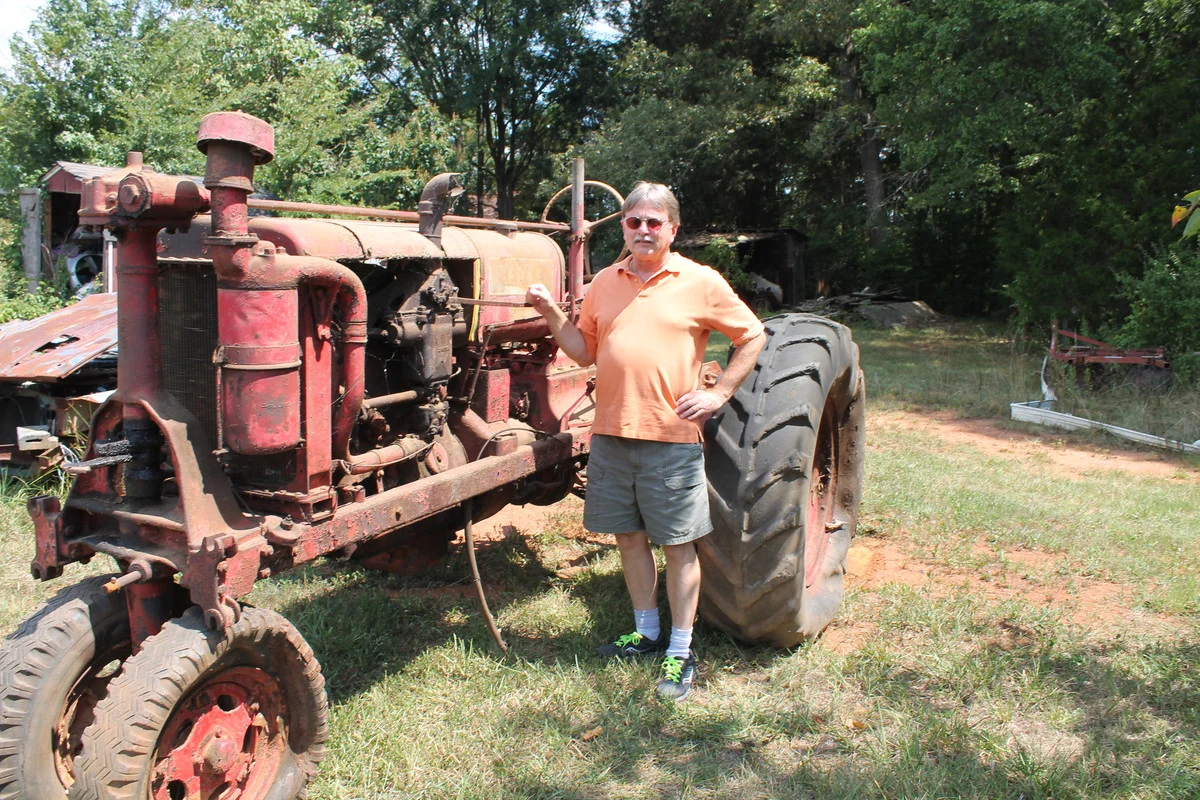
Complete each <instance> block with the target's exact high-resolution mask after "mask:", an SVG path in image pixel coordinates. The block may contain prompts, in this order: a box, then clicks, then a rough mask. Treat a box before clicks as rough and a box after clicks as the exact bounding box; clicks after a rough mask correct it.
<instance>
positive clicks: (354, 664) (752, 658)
mask: <svg viewBox="0 0 1200 800" xmlns="http://www.w3.org/2000/svg"><path fill="white" fill-rule="evenodd" d="M479 561H480V570H481V573H482V574H483V576H484V580H485V584H486V585H487V587H488V590H489V601H490V603H491V605H492V610H493V612H494V613H496V614H497V615H503V614H504V612H505V610H506V609H509V608H513V607H517V606H519V605H520V604H522V603H525V602H528V601H535V600H537V599H538V598H539V597H541V596H543V595H546V594H548V593H550V592H551V591H557V590H563V591H565V593H566V594H567V595H568V596H569V597H570V599H571V600H572V601H573V602H576V603H579V604H581V605H582V606H583V607H585V608H586V609H587V612H588V619H587V620H586V621H584V622H583V623H581V624H577V625H574V626H571V627H569V629H568V630H567V631H566V632H565V633H562V634H559V635H554V636H551V635H545V636H540V635H537V634H536V633H521V632H519V631H516V630H509V631H506V633H505V636H506V639H507V640H508V642H509V644H510V646H511V648H512V656H511V657H510V658H512V659H515V661H516V662H517V663H525V664H539V663H544V664H547V665H550V666H552V667H553V668H554V669H553V670H550V671H548V672H547V673H546V678H545V680H546V683H545V689H544V691H545V692H555V691H557V690H555V689H554V688H553V687H552V682H553V681H555V680H560V679H562V677H561V676H562V675H566V676H567V677H566V679H567V680H574V679H580V680H583V681H585V682H586V683H587V684H588V686H587V690H588V691H587V693H586V696H587V698H588V699H587V700H586V701H584V703H583V705H582V706H578V705H576V706H572V705H570V704H563V703H557V704H556V703H552V702H547V701H546V698H545V697H544V696H541V695H540V693H541V692H542V691H543V689H541V688H539V686H540V684H538V683H537V682H536V681H537V680H538V679H535V680H534V683H532V684H530V686H529V688H530V689H532V691H529V692H528V694H517V695H511V696H510V697H509V698H508V699H507V700H506V701H505V710H504V711H503V713H502V714H501V715H500V717H498V718H495V719H493V720H492V721H490V722H488V723H486V727H487V729H488V730H489V735H490V736H495V737H496V738H497V739H498V740H500V741H510V742H513V743H514V747H513V750H512V754H510V755H508V756H506V757H505V758H503V759H501V760H499V761H496V762H494V763H493V764H492V765H491V766H490V767H488V768H487V769H489V770H490V773H489V774H488V779H489V782H490V783H491V785H492V787H493V789H494V793H493V795H491V796H495V797H513V798H518V797H519V798H581V799H582V798H588V799H589V800H590V799H591V798H600V797H622V796H631V795H636V796H639V797H664V798H666V797H684V796H688V797H693V796H694V797H721V798H733V800H738V799H739V798H745V799H746V800H750V798H763V797H771V798H775V797H779V798H785V797H786V798H808V797H812V798H818V797H819V798H851V797H854V798H859V797H879V798H910V797H911V798H922V797H961V798H997V797H1004V798H1008V797H1011V798H1019V797H1024V798H1051V797H1052V798H1056V799H1057V800H1066V799H1067V798H1101V797H1114V798H1116V797H1130V796H1135V795H1136V796H1139V797H1148V798H1150V797H1154V798H1183V797H1200V769H1197V767H1196V765H1197V764H1200V645H1198V644H1195V643H1190V642H1175V643H1158V644H1152V645H1148V646H1144V647H1140V648H1139V647H1137V646H1135V645H1133V644H1124V643H1121V642H1116V643H1109V644H1092V643H1086V642H1084V643H1075V644H1072V643H1062V642H1059V641H1057V640H1056V639H1055V638H1054V637H1053V634H1052V633H1049V632H1045V633H1041V634H1039V633H1038V632H1037V631H1035V630H1028V631H1022V636H1021V637H1020V640H1019V642H1018V644H1017V646H1015V647H1012V645H1011V644H1009V645H1006V646H1005V647H1004V648H998V647H997V646H996V645H994V644H992V643H989V642H988V641H985V640H980V641H978V642H976V643H975V644H974V645H973V652H972V654H971V658H978V659H983V660H985V661H986V662H987V669H986V670H984V671H983V672H982V673H980V674H981V675H984V677H979V676H976V677H972V678H969V679H964V678H961V677H959V676H955V675H949V676H948V675H946V674H945V672H944V670H943V671H939V670H938V669H937V668H935V667H934V666H933V665H932V664H926V663H923V662H922V660H921V659H920V657H919V656H920V654H919V653H917V654H916V655H917V656H918V657H917V658H916V659H914V658H911V657H908V658H891V657H882V656H880V655H879V652H882V648H881V649H880V650H879V651H878V652H874V653H868V652H864V651H858V652H857V653H856V654H852V655H850V656H848V657H841V658H838V657H824V658H821V659H809V658H808V657H807V653H806V651H805V650H804V649H803V648H801V649H800V650H798V651H796V652H794V653H786V652H780V651H776V650H771V649H766V648H756V647H746V646H744V645H740V644H738V643H737V642H735V641H733V640H732V639H730V638H729V637H728V636H726V635H725V634H723V633H721V632H719V631H716V630H714V629H711V628H708V627H706V626H705V625H704V624H703V623H701V624H700V625H698V627H697V641H698V643H699V648H700V652H701V657H702V665H703V666H702V673H701V682H700V687H699V689H698V691H697V692H696V695H695V696H694V697H693V698H690V699H689V700H688V701H687V702H686V703H684V704H682V705H678V706H677V705H675V704H668V703H663V702H660V701H658V700H657V699H655V698H654V697H653V673H654V667H653V665H651V664H647V665H645V669H644V671H643V670H642V666H641V665H638V666H636V667H624V666H612V665H609V664H606V663H605V662H603V661H601V660H600V659H599V658H597V657H595V656H594V655H593V654H592V649H593V648H594V647H595V645H596V644H597V643H599V642H600V641H602V640H604V639H605V638H607V637H608V636H610V635H611V634H612V633H613V632H614V631H616V632H620V631H623V630H624V629H625V628H627V627H628V623H629V601H628V598H627V596H626V594H625V587H624V582H623V580H622V578H621V575H620V573H619V571H616V570H612V569H609V570H608V571H604V570H597V569H589V570H585V571H583V572H580V573H577V574H575V575H573V576H571V577H569V578H563V577H560V576H559V575H558V574H557V573H555V572H554V571H553V570H550V569H548V568H546V567H545V566H544V565H543V564H542V563H540V562H539V560H538V554H537V552H535V550H534V548H533V547H531V546H530V543H529V542H528V541H527V540H526V539H523V538H520V537H513V538H510V539H507V540H505V541H503V542H500V543H497V544H496V545H495V546H492V547H489V548H487V549H485V550H483V551H481V552H480V554H479ZM314 574H315V575H317V576H319V578H320V580H318V581H316V583H318V584H320V585H322V586H323V587H327V588H325V589H323V590H322V591H321V592H320V593H318V594H316V595H314V596H311V597H308V598H306V599H304V600H296V601H293V602H287V603H284V604H282V605H280V606H278V610H280V611H281V612H282V613H284V614H285V615H286V616H288V617H289V618H290V619H291V620H292V621H293V622H294V623H295V624H296V625H297V627H298V628H299V629H300V630H301V631H302V633H303V634H304V635H305V637H306V638H307V639H308V640H309V642H310V643H311V644H312V645H313V647H314V650H315V651H316V653H317V656H318V659H319V660H320V661H321V663H322V665H323V668H324V671H325V674H326V678H327V685H328V689H329V693H330V697H331V700H333V701H334V702H335V703H341V702H345V701H347V700H349V699H351V698H352V697H354V696H356V695H358V694H360V693H364V692H367V691H369V690H370V688H371V687H372V686H374V685H375V684H377V683H378V682H379V681H381V680H383V679H384V678H386V677H387V676H390V675H393V674H396V673H400V672H403V671H404V670H405V668H406V667H407V666H408V665H409V664H410V663H411V662H412V661H413V660H414V659H415V658H417V657H419V656H420V655H421V654H422V653H424V652H426V651H428V650H430V649H431V648H437V647H440V646H444V645H446V644H447V643H449V642H451V641H452V640H454V639H458V640H460V641H461V642H463V643H464V644H465V645H467V646H469V647H470V648H471V649H472V650H473V651H474V652H475V653H476V654H484V656H485V657H487V658H489V659H493V660H496V661H500V660H502V659H503V658H504V657H503V656H502V655H501V654H500V652H499V651H498V650H497V649H496V647H495V645H494V644H493V643H492V641H491V638H490V636H489V635H488V633H487V631H486V629H485V627H484V625H483V622H482V620H481V618H480V613H479V610H478V606H477V603H476V600H475V596H474V593H473V588H472V585H471V581H470V576H469V571H468V569H467V566H466V561H465V557H464V556H463V555H462V554H461V553H455V554H453V555H451V557H450V558H448V559H447V560H446V561H445V562H443V563H442V564H440V565H438V566H437V567H435V568H433V569H431V570H429V571H427V572H426V573H424V574H422V575H419V576H415V577H410V578H403V577H397V576H392V575H387V574H382V573H373V572H368V571H365V570H362V569H361V568H358V567H356V566H353V565H340V564H327V565H320V566H317V567H313V568H310V570H309V571H307V572H302V573H300V574H298V575H287V576H283V577H282V578H281V579H280V580H281V581H288V580H292V581H296V582H300V583H303V582H304V581H312V579H313V577H314ZM663 610H664V612H665V604H664V609H663ZM667 619H668V618H667V616H666V614H665V613H664V616H663V620H664V623H665V622H666V621H667ZM976 633H979V632H978V631H977V632H976ZM945 644H946V643H945V642H941V643H931V645H933V646H938V645H940V646H941V647H945ZM817 646H818V647H819V645H817ZM823 655H827V654H823ZM911 655H913V654H912V653H909V656H911ZM797 658H798V659H799V663H797ZM831 662H832V666H831V665H830V664H831ZM575 663H577V664H578V666H577V667H569V665H572V664H575ZM564 665H566V666H568V667H569V668H568V669H567V670H566V672H565V673H563V672H556V670H560V669H561V668H562V667H563V666H564ZM789 670H790V671H791V673H790V674H792V675H793V676H794V678H799V679H800V680H801V681H804V682H805V685H806V686H807V685H808V684H809V683H813V684H816V683H823V684H825V685H826V686H831V687H833V691H832V693H829V692H826V693H825V694H823V695H820V694H819V693H815V694H809V693H806V692H805V691H802V690H798V689H795V688H792V687H793V686H794V685H795V684H794V683H792V682H789V681H788V680H785V679H784V678H786V676H787V673H788V671H789ZM781 675H783V677H781ZM1028 676H1036V679H1037V681H1038V682H1039V685H1040V686H1041V687H1042V689H1041V691H1043V692H1046V693H1048V694H1049V695H1051V696H1053V697H1055V698H1056V699H1055V700H1054V704H1056V705H1057V706H1058V707H1060V708H1065V709H1074V711H1073V713H1070V714H1067V715H1066V716H1059V717H1055V716H1053V715H1050V716H1047V715H1046V712H1045V710H1044V709H1040V708H1037V707H1036V704H1037V701H1036V700H1032V699H1029V700H1027V699H1026V698H1025V697H1024V696H1023V695H1022V692H1023V689H1021V688H1017V687H1019V686H1021V685H1022V681H1024V680H1026V679H1027V678H1028ZM794 678H793V680H794ZM415 679H419V678H415ZM438 680H443V678H438ZM445 680H454V679H453V678H445ZM722 687H731V688H730V691H731V692H734V691H736V692H737V694H736V696H733V695H731V696H730V697H722V696H721V695H720V692H721V689H722ZM964 687H965V688H964ZM976 693H978V694H979V695H981V696H980V697H977V696H976ZM818 696H819V697H820V699H816V698H817V697H818ZM830 698H832V699H830ZM845 698H852V700H845ZM839 702H847V703H849V702H853V703H854V704H857V705H863V706H866V707H868V708H870V709H871V711H870V713H869V714H868V717H869V718H868V719H867V721H866V724H865V727H863V728H861V729H860V728H858V727H857V726H856V725H848V724H847V721H846V719H845V718H843V717H842V715H843V714H851V713H857V712H852V711H851V710H850V709H849V708H846V707H841V706H839V705H838V703H839ZM1026 703H1028V704H1029V705H1030V708H1029V709H1024V708H1023V707H1024V706H1025V705H1026ZM1006 706H1013V707H1018V706H1019V707H1022V708H1021V709H1020V710H1016V711H1013V712H1012V713H1013V717H1014V719H1013V720H1012V721H1011V722H1005V723H998V722H996V721H994V720H991V719H988V718H987V717H988V715H990V714H992V713H993V712H994V711H995V710H996V708H1004V707H1006ZM580 714H583V715H584V717H586V718H585V719H581V716H580ZM981 717H983V719H982V720H981ZM981 723H983V724H981ZM589 728H598V729H602V731H603V732H602V733H601V734H599V735H596V736H594V737H589V738H587V739H586V740H585V739H584V738H583V735H584V733H585V731H586V730H587V729H589ZM531 742H533V743H537V742H547V743H549V742H558V743H560V744H562V743H565V744H567V745H568V746H569V747H570V748H571V750H572V752H573V754H572V755H569V756H563V757H560V758H558V760H556V761H555V760H554V759H553V758H551V759H550V760H551V761H552V762H553V763H552V764H550V765H548V764H547V763H546V761H547V758H543V757H542V755H540V754H539V755H537V756H535V755H532V754H531V752H532V751H531V750H530V746H529V743H531ZM545 746H546V747H549V746H550V745H549V744H546V745H545ZM649 787H652V788H649ZM480 796H482V795H480Z"/></svg>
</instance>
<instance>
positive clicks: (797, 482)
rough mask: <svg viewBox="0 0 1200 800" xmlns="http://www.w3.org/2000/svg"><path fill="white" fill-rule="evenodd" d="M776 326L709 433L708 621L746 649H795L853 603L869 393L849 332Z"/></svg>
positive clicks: (802, 324) (818, 321) (703, 550)
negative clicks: (847, 600)
mask: <svg viewBox="0 0 1200 800" xmlns="http://www.w3.org/2000/svg"><path fill="white" fill-rule="evenodd" d="M766 325H767V336H768V338H767V343H766V345H765V346H764V347H763V350H762V353H761V354H760V355H759V358H758V364H757V365H756V366H755V369H754V372H753V373H752V374H751V375H750V377H748V378H747V379H746V381H745V382H744V383H743V384H742V386H741V388H739V389H738V391H737V393H736V394H735V395H734V397H733V399H732V400H730V402H729V403H728V405H727V406H726V407H725V408H724V409H723V410H722V411H721V412H720V413H719V414H718V415H717V416H715V417H714V418H713V420H712V421H710V423H709V427H708V431H709V434H710V435H709V436H708V437H707V438H708V449H707V452H706V458H705V461H706V469H707V472H708V494H709V502H710V505H711V508H712V520H713V532H712V533H711V534H709V535H708V536H706V537H704V538H703V539H701V540H700V543H699V550H700V559H701V564H702V572H703V575H704V579H703V584H702V589H701V600H700V613H701V616H703V617H704V618H705V619H706V620H707V621H708V622H710V623H711V624H713V625H715V626H716V627H718V628H721V629H722V630H724V631H727V632H729V633H730V634H732V635H733V636H734V637H736V638H738V639H741V640H743V641H747V642H754V643H765V644H771V645H775V646H777V647H791V646H793V645H796V644H799V643H800V642H802V641H804V640H806V639H812V638H815V637H816V636H818V635H819V634H820V633H821V632H822V631H823V630H824V629H825V627H826V626H827V625H828V624H829V622H830V621H831V620H832V619H833V617H834V614H835V613H836V612H837V609H838V606H840V605H841V602H842V594H843V591H844V585H843V578H844V575H845V571H846V554H847V551H848V550H849V548H850V539H851V537H852V536H853V535H854V528H855V524H856V523H857V519H858V503H859V497H860V493H861V487H862V470H863V450H864V435H865V424H864V407H865V387H864V382H863V377H862V372H861V371H860V369H859V366H858V347H857V346H856V345H855V344H854V342H853V340H852V339H851V336H850V331H849V329H848V328H846V327H844V326H842V325H839V324H837V323H836V322H832V321H830V320H827V319H824V318H822V317H815V316H811V315H807V314H790V315H786V316H780V317H775V318H774V319H771V320H768V321H767V323H766Z"/></svg>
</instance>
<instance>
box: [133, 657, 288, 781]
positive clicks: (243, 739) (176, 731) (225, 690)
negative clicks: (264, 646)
mask: <svg viewBox="0 0 1200 800" xmlns="http://www.w3.org/2000/svg"><path fill="white" fill-rule="evenodd" d="M286 711H287V709H286V703H285V701H284V698H283V692H282V689H281V688H280V686H279V683H278V682H277V681H276V680H275V679H274V678H272V677H271V676H270V675H268V674H267V673H266V672H264V671H262V670H261V669H258V668H256V667H248V666H238V667H232V668H230V669H227V670H223V671H221V672H218V673H217V674H215V675H213V676H212V677H211V678H209V679H208V680H207V681H205V682H204V683H203V684H201V685H200V686H199V687H197V688H196V689H195V690H194V691H192V692H191V693H190V694H189V695H188V696H187V697H186V698H184V700H183V701H182V702H180V703H179V705H178V706H176V708H175V709H174V711H172V712H171V717H170V719H169V720H168V722H167V725H166V726H165V727H164V728H163V733H162V736H161V737H160V738H159V746H158V748H157V750H156V752H155V755H154V764H153V769H152V773H151V782H150V797H151V798H152V800H262V798H264V797H266V794H267V792H268V790H269V789H270V788H271V786H272V785H273V784H274V780H275V776H276V774H277V773H278V771H279V766H280V763H281V761H282V757H283V752H284V747H285V742H284V738H285V735H286V731H285V730H284V723H283V721H284V720H285V719H286Z"/></svg>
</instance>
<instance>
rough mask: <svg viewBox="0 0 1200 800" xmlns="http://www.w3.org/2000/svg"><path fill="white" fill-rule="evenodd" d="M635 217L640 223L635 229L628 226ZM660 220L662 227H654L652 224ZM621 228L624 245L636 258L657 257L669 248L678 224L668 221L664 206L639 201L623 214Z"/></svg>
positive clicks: (677, 229) (665, 252) (661, 255)
mask: <svg viewBox="0 0 1200 800" xmlns="http://www.w3.org/2000/svg"><path fill="white" fill-rule="evenodd" d="M635 219H636V220H640V224H639V225H638V226H637V228H636V229H634V228H630V227H629V223H630V222H631V221H632V220H635ZM660 221H661V222H662V227H659V228H657V229H655V228H654V227H653V224H654V223H655V222H660ZM621 230H622V232H624V234H625V246H626V247H628V248H629V252H631V253H633V255H634V256H635V257H636V258H639V259H641V258H649V259H658V258H661V257H664V256H666V254H667V251H668V250H670V248H671V243H672V242H674V241H675V234H676V233H677V232H678V231H679V226H678V225H675V224H673V223H671V222H670V221H668V219H667V210H666V209H665V208H659V207H658V206H652V205H648V204H646V203H639V204H638V205H636V206H634V207H633V208H631V209H630V210H629V211H628V212H627V213H626V214H625V218H624V219H623V220H621Z"/></svg>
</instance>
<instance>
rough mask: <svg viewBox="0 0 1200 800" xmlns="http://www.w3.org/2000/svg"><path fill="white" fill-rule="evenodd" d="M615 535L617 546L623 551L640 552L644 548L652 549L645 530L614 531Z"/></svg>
mask: <svg viewBox="0 0 1200 800" xmlns="http://www.w3.org/2000/svg"><path fill="white" fill-rule="evenodd" d="M613 536H614V537H615V538H616V540H617V547H619V548H620V549H621V551H622V552H626V553H640V552H641V551H643V550H649V549H650V540H649V539H647V538H646V532H645V531H634V532H633V533H614V534H613Z"/></svg>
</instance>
